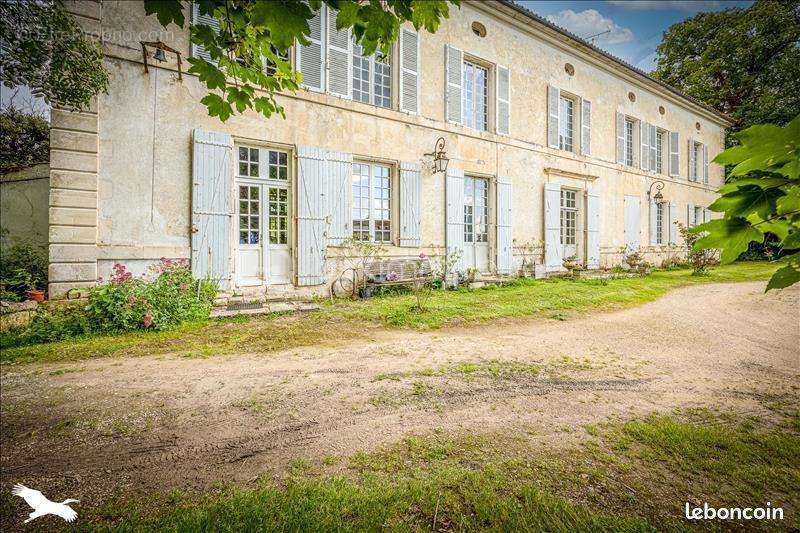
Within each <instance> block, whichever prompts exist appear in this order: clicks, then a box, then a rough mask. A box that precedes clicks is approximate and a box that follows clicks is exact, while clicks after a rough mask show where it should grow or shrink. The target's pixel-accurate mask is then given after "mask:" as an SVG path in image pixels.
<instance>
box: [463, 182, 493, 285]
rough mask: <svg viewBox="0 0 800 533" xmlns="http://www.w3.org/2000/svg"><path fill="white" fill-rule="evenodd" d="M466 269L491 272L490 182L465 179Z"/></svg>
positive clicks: (464, 261)
mask: <svg viewBox="0 0 800 533" xmlns="http://www.w3.org/2000/svg"><path fill="white" fill-rule="evenodd" d="M463 263H464V267H465V268H473V269H475V270H477V271H478V272H488V271H489V180H486V179H483V178H473V177H470V176H465V177H464V257H463Z"/></svg>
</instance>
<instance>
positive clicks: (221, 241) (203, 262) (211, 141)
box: [192, 129, 235, 289]
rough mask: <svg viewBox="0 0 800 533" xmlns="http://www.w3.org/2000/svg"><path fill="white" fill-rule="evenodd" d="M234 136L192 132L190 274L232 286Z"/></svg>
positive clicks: (224, 287)
mask: <svg viewBox="0 0 800 533" xmlns="http://www.w3.org/2000/svg"><path fill="white" fill-rule="evenodd" d="M232 191H233V139H232V138H231V136H230V135H228V134H227V133H219V132H213V131H203V130H201V129H196V130H194V132H193V150H192V274H193V275H194V277H195V278H211V279H212V280H215V281H217V282H218V283H219V286H220V288H221V289H227V288H229V287H230V285H231V232H232V231H233V220H234V218H233V217H234V211H235V208H234V201H233V192H232Z"/></svg>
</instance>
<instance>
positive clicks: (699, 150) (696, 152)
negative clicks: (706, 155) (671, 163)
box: [689, 142, 703, 181]
mask: <svg viewBox="0 0 800 533" xmlns="http://www.w3.org/2000/svg"><path fill="white" fill-rule="evenodd" d="M692 159H693V163H694V166H693V167H692V168H691V169H689V177H690V178H691V177H694V181H702V180H703V175H702V172H703V144H702V143H699V142H695V143H692Z"/></svg>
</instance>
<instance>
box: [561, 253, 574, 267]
mask: <svg viewBox="0 0 800 533" xmlns="http://www.w3.org/2000/svg"><path fill="white" fill-rule="evenodd" d="M562 264H563V265H564V268H566V269H567V270H574V269H575V268H577V267H578V258H577V257H576V256H574V255H571V256H569V257H565V258H564V261H562Z"/></svg>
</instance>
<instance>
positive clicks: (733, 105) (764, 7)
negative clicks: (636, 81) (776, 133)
mask: <svg viewBox="0 0 800 533" xmlns="http://www.w3.org/2000/svg"><path fill="white" fill-rule="evenodd" d="M798 43H800V0H781V1H778V0H756V2H755V3H754V4H753V5H752V6H750V7H749V8H747V9H738V8H737V9H727V10H725V11H720V12H712V13H699V14H698V15H696V16H695V17H693V18H690V19H688V20H686V21H683V22H680V23H677V24H675V25H673V26H671V27H670V28H669V30H667V32H666V33H665V34H664V39H663V41H662V42H661V44H660V45H659V46H658V48H657V52H658V58H657V66H656V70H655V72H654V73H653V75H654V76H655V77H657V78H659V79H661V80H663V81H665V82H666V83H669V84H670V85H672V86H674V87H677V88H678V89H680V90H682V91H683V92H685V93H686V94H688V95H690V96H692V97H694V98H697V99H698V100H700V101H701V102H704V103H706V104H708V105H710V106H712V107H714V108H715V109H718V110H719V111H722V112H723V113H726V114H728V115H730V116H731V117H732V118H733V120H734V122H735V123H734V125H733V128H732V130H731V131H732V132H736V131H739V130H741V129H743V128H745V127H747V126H752V125H754V124H765V123H772V124H778V125H784V124H786V123H788V122H789V121H790V120H792V118H794V117H795V116H797V115H798V114H799V113H800V90H799V89H798V83H799V82H798V80H800V47H798Z"/></svg>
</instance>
